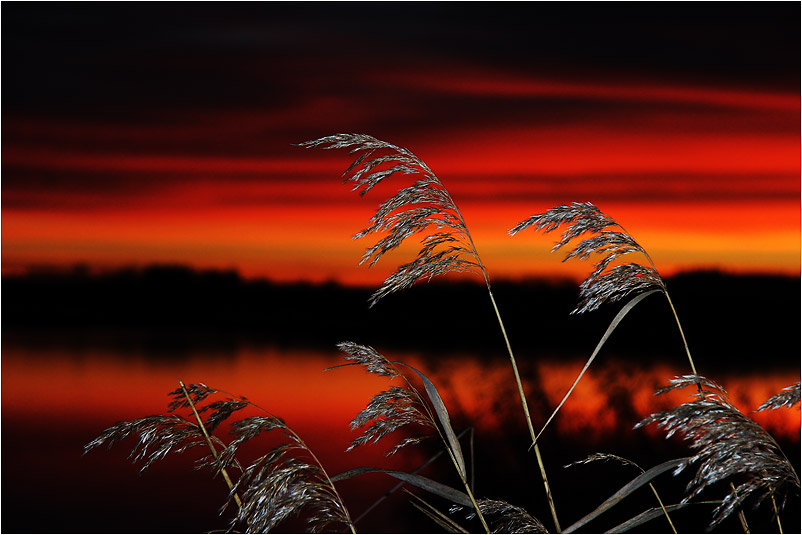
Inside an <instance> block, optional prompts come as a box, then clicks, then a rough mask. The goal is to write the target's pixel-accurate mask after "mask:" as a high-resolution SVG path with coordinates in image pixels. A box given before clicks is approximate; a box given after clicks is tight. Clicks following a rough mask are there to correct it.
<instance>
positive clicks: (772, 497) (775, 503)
mask: <svg viewBox="0 0 802 535" xmlns="http://www.w3.org/2000/svg"><path fill="white" fill-rule="evenodd" d="M771 506H772V507H773V508H774V518H776V519H777V527H778V528H780V533H783V525H782V522H780V511H779V510H778V509H777V502H776V500H775V499H774V494H772V495H771Z"/></svg>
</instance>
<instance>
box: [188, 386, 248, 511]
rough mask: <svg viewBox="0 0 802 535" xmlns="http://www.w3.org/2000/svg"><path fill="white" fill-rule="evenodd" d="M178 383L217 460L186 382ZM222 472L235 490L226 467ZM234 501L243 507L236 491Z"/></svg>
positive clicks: (227, 483) (231, 488)
mask: <svg viewBox="0 0 802 535" xmlns="http://www.w3.org/2000/svg"><path fill="white" fill-rule="evenodd" d="M178 384H179V385H181V391H182V392H183V393H184V397H185V398H187V403H189V407H190V408H191V409H192V414H194V415H195V420H197V422H198V427H200V429H201V431H203V436H204V437H206V444H207V445H208V446H209V449H210V450H211V452H212V456H213V457H214V460H215V461H217V460H218V459H219V457H218V455H217V450H216V449H215V447H214V444H213V443H212V437H210V436H209V433H208V432H207V431H206V426H205V425H203V420H201V417H200V414H198V411H197V409H195V404H194V403H192V398H190V396H189V392H187V387H186V386H184V382H183V381H182V380H181V379H179V380H178ZM220 473H221V474H223V479H225V481H226V485H228V490H234V484H233V483H232V482H231V478H230V477H229V476H228V472H227V471H226V469H225V467H221V468H220ZM234 501H235V502H237V507H240V508H242V501H241V500H240V498H239V495H238V494H237V493H236V492H235V493H234Z"/></svg>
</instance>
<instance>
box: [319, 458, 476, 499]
mask: <svg viewBox="0 0 802 535" xmlns="http://www.w3.org/2000/svg"><path fill="white" fill-rule="evenodd" d="M371 472H381V473H383V474H387V475H388V476H391V477H394V478H396V479H400V480H401V481H404V482H406V483H409V484H411V485H415V486H416V487H418V488H421V489H423V490H425V491H427V492H431V493H432V494H435V495H437V496H440V497H441V498H445V499H446V500H449V501H450V502H452V503H456V504H459V505H464V506H466V507H473V502H472V501H471V498H470V497H469V496H468V495H467V494H466V493H464V492H461V491H459V490H457V489H455V488H452V487H449V486H448V485H444V484H442V483H440V482H438V481H435V480H433V479H429V478H428V477H425V476H422V475H419V474H410V473H407V472H402V471H400V470H387V469H385V468H368V467H361V468H354V469H353V470H347V471H345V472H341V473H339V474H336V475H333V476H331V480H332V481H333V482H337V481H342V480H345V479H351V478H352V477H356V476H361V475H363V474H368V473H371Z"/></svg>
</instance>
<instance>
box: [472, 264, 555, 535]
mask: <svg viewBox="0 0 802 535" xmlns="http://www.w3.org/2000/svg"><path fill="white" fill-rule="evenodd" d="M485 283H486V284H487V293H488V294H490V302H491V303H493V310H494V311H495V312H496V318H497V319H498V324H499V327H501V334H502V335H503V336H504V343H505V344H506V345H507V352H508V353H509V355H510V363H512V371H513V373H514V375H515V382H516V384H517V385H518V395H519V396H520V398H521V406H522V407H523V410H524V416H525V417H526V425H527V426H528V428H529V435H530V436H531V437H532V445H533V446H534V449H535V457H536V458H537V464H538V467H539V468H540V475H541V477H542V478H543V486H544V488H545V489H546V498H548V500H549V508H550V509H551V517H552V519H553V520H554V526H555V527H556V528H557V531H558V532H559V531H562V528H561V527H560V521H559V520H558V519H557V509H556V508H555V506H554V497H553V496H552V494H551V487H549V478H548V476H547V475H546V467H545V465H544V464H543V457H542V456H541V455H540V448H539V447H538V445H537V438H536V436H535V429H534V427H533V426H532V418H531V417H530V415H529V405H528V404H527V402H526V395H525V394H524V387H523V384H522V383H521V375H520V374H519V373H518V365H517V364H516V362H515V355H514V354H513V352H512V346H511V345H510V339H509V338H508V337H507V330H506V329H505V328H504V322H503V321H502V320H501V313H499V311H498V305H496V299H495V297H493V291H492V290H491V289H490V282H489V281H488V279H487V276H486V275H485Z"/></svg>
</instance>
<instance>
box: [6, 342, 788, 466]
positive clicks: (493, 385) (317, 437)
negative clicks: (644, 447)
mask: <svg viewBox="0 0 802 535" xmlns="http://www.w3.org/2000/svg"><path fill="white" fill-rule="evenodd" d="M388 356H389V357H390V358H391V359H393V360H399V361H403V362H405V363H407V364H410V365H412V366H414V367H416V368H417V369H419V370H421V371H422V372H424V373H425V374H427V375H428V376H429V377H430V378H431V379H432V381H433V382H434V383H435V384H436V385H437V387H438V389H439V390H440V393H441V395H442V397H443V399H444V401H445V403H446V405H447V407H448V408H449V410H450V411H451V413H452V417H453V418H454V419H455V421H456V422H458V423H459V424H460V425H463V424H464V425H473V426H474V427H475V428H476V429H477V432H479V433H482V432H497V431H499V430H500V429H501V427H502V426H506V425H509V424H510V422H512V423H514V424H515V425H519V424H520V425H523V424H522V416H521V412H520V411H521V409H520V400H519V397H518V392H517V389H516V387H515V383H514V379H513V375H512V370H511V367H510V365H509V362H508V361H506V360H493V361H481V360H479V359H478V358H476V357H472V356H468V355H465V356H448V357H441V358H440V359H439V360H437V361H436V362H434V360H433V359H426V358H424V357H423V356H421V355H418V354H388ZM342 362H343V361H342V360H341V359H340V356H339V355H338V354H336V353H335V352H331V353H322V352H313V351H288V350H276V349H272V348H266V349H256V348H250V347H245V348H240V349H238V350H237V351H236V354H235V355H234V356H232V357H221V356H220V355H216V356H215V355H197V356H196V357H195V358H192V359H188V360H186V361H168V362H164V363H157V364H155V363H153V361H152V360H150V361H148V360H145V359H144V358H135V357H126V358H121V357H120V356H119V355H116V354H113V353H110V352H105V353H104V352H103V351H96V350H93V351H88V352H79V351H75V350H73V351H72V352H66V351H63V350H52V351H42V350H37V351H29V350H25V349H22V348H4V351H3V374H2V406H3V417H4V418H11V419H12V420H14V419H22V418H26V419H31V418H32V419H38V418H41V419H42V421H61V422H66V421H70V420H76V419H78V420H81V421H84V422H88V421H93V422H104V424H103V425H111V424H112V423H113V422H115V421H119V420H125V419H133V418H138V417H142V416H146V415H149V414H156V413H164V412H165V410H166V404H167V402H168V398H167V396H166V394H167V393H168V392H170V391H172V390H174V389H176V388H177V387H178V380H179V379H181V380H183V381H184V382H185V383H187V384H189V383H193V382H203V383H205V384H208V385H209V386H212V387H214V388H219V389H221V390H225V391H228V392H231V393H232V394H235V395H244V396H246V397H248V398H249V399H250V400H251V401H253V402H254V403H257V404H258V405H260V406H261V407H264V408H265V409H267V410H269V411H270V412H272V413H273V414H275V415H277V416H280V417H282V418H284V419H285V420H286V421H287V422H288V423H289V424H290V425H291V426H292V427H293V428H294V429H295V430H296V431H297V432H299V434H301V435H302V436H308V437H310V439H309V442H310V445H311V446H313V447H314V444H316V443H318V444H320V445H321V446H322V447H325V448H326V449H336V450H339V451H340V452H342V451H344V450H345V448H346V447H347V446H348V444H349V442H350V440H352V439H353V438H354V437H355V436H356V435H357V432H356V431H351V430H350V429H349V427H348V424H349V422H350V421H351V419H353V417H354V416H356V414H357V413H358V412H359V411H360V410H362V409H363V408H364V407H365V405H366V404H367V403H368V401H369V400H370V399H371V398H372V397H373V396H374V395H375V394H376V393H378V392H379V391H381V390H384V389H386V388H389V387H390V386H391V385H401V384H402V383H401V382H400V381H399V380H398V379H395V380H393V381H389V380H387V379H386V378H383V377H377V376H375V375H371V374H368V373H366V372H365V370H364V369H362V368H361V367H356V366H354V367H346V368H341V369H336V370H330V371H325V369H326V368H327V367H330V366H335V365H337V364H341V363H342ZM583 364H584V362H583V361H582V360H579V359H573V360H568V361H566V360H562V361H558V360H556V359H541V360H539V361H526V360H525V361H523V362H522V363H521V370H522V375H523V377H524V382H525V388H526V389H527V391H528V398H529V401H530V405H531V407H532V417H533V421H534V424H535V427H536V428H537V429H539V428H540V427H541V426H542V425H543V423H544V422H545V421H546V419H547V418H548V416H549V414H550V413H551V411H552V410H553V409H554V408H555V407H556V406H557V405H558V404H559V403H560V401H561V400H562V398H563V396H564V395H565V393H566V392H567V391H568V388H569V387H570V386H571V384H572V383H573V381H574V379H575V378H576V376H577V374H578V373H579V371H580V370H581V368H582V365H583ZM684 373H685V370H684V369H683V368H681V367H679V366H677V367H674V366H669V365H666V364H661V363H657V364H642V365H639V366H633V365H628V364H626V363H624V362H620V361H616V360H611V361H610V360H608V361H603V362H596V363H594V364H593V365H592V366H591V368H590V369H589V371H588V372H587V373H586V375H585V376H584V377H583V378H582V380H581V381H580V382H579V384H578V386H577V387H576V389H575V390H574V392H573V394H572V395H571V397H570V398H569V399H568V400H567V401H566V403H565V405H564V406H563V407H562V409H561V411H560V413H559V414H558V415H557V416H556V418H555V419H554V421H553V422H552V424H551V426H550V429H549V430H548V431H547V433H549V432H551V433H558V434H559V435H561V436H582V437H583V438H584V439H587V440H591V441H592V440H596V439H601V438H604V437H606V436H610V435H612V434H614V433H620V432H622V431H623V430H626V429H631V428H632V426H633V425H634V424H635V423H636V422H637V421H639V420H640V419H642V418H643V417H645V416H647V415H649V414H650V413H652V412H655V411H659V410H665V409H667V408H670V407H671V406H673V405H676V404H678V403H682V402H684V401H688V400H690V395H691V394H692V392H689V391H687V390H685V391H679V392H674V393H671V394H669V395H666V396H658V397H655V396H654V391H655V390H656V389H657V388H659V387H661V386H663V385H666V384H667V383H668V381H669V380H670V379H671V378H672V377H673V376H675V375H682V374H684ZM413 375H414V374H413ZM715 379H716V380H717V381H718V382H719V383H720V384H722V385H723V386H724V387H725V388H727V390H728V392H729V396H730V398H731V399H732V401H733V402H734V403H735V404H736V406H737V407H738V408H739V409H740V410H741V411H742V412H744V414H746V415H747V416H749V417H750V418H752V419H754V420H756V421H757V422H759V423H760V424H761V425H763V426H764V427H765V428H766V429H767V430H768V431H769V432H770V433H772V434H773V435H775V436H776V437H777V438H780V437H782V438H786V439H791V440H797V439H798V437H799V434H800V414H799V407H798V406H797V407H793V408H791V409H779V410H775V411H768V412H766V413H753V412H751V411H753V410H754V409H755V408H757V407H758V406H759V405H760V404H761V403H762V402H763V401H765V400H766V399H768V398H769V397H770V396H772V395H773V394H775V393H777V392H779V391H780V390H781V389H782V388H783V387H786V386H788V385H791V384H793V383H795V382H797V381H798V380H799V375H798V371H795V370H790V371H784V372H783V371H777V372H762V373H750V374H736V373H732V372H730V373H725V374H722V375H721V376H720V377H717V378H715ZM413 383H414V381H413ZM421 391H423V389H422V388H421ZM543 399H545V404H547V405H548V406H547V407H544V406H542V405H543V403H538V402H537V400H543ZM99 430H100V429H99ZM649 432H656V431H655V430H652V431H649ZM381 446H382V445H381V444H380V447H378V448H373V449H371V448H368V449H366V450H365V453H366V454H370V455H371V456H373V455H374V454H375V456H376V457H375V459H374V460H376V461H382V462H384V459H383V452H384V451H385V449H386V448H388V447H389V445H387V446H384V447H381ZM371 452H373V453H371Z"/></svg>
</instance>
